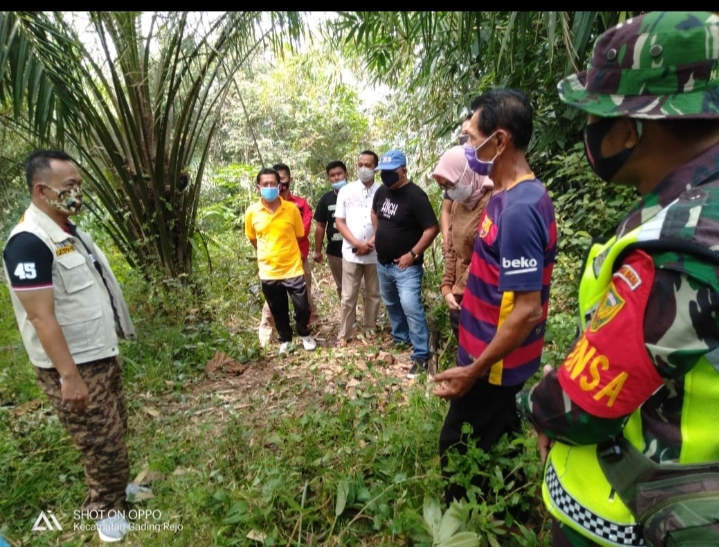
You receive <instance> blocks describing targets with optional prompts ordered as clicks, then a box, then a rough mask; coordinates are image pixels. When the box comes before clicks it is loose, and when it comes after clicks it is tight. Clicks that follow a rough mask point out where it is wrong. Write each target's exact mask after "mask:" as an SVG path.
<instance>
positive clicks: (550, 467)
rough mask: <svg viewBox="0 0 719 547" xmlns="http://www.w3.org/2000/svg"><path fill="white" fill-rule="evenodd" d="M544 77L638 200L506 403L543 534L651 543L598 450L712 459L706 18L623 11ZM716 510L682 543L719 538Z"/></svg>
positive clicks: (713, 215)
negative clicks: (584, 66)
mask: <svg viewBox="0 0 719 547" xmlns="http://www.w3.org/2000/svg"><path fill="white" fill-rule="evenodd" d="M558 89H559V94H560V97H561V99H562V100H563V101H564V102H565V103H567V104H570V105H572V106H574V107H576V108H579V109H581V110H583V111H585V112H587V113H588V115H589V118H588V123H587V125H586V127H585V132H584V140H585V149H586V154H587V160H588V161H589V163H590V165H591V166H592V168H593V169H594V171H595V172H596V173H597V174H598V175H599V176H600V177H601V178H602V179H603V180H605V181H607V182H610V183H612V184H631V185H633V186H635V187H636V188H637V190H638V191H639V193H640V194H641V196H642V198H641V200H640V202H639V203H638V205H637V206H636V207H635V208H634V209H633V210H632V211H631V212H630V213H629V214H628V216H627V217H626V218H625V219H624V220H623V221H622V222H621V223H620V224H619V227H618V228H617V230H616V236H615V237H614V238H613V239H612V240H610V241H609V242H608V243H606V244H602V245H600V246H598V247H595V248H594V249H593V252H591V253H590V257H589V260H588V263H587V266H586V269H585V271H584V274H583V277H582V282H581V286H580V295H579V303H580V323H581V326H582V334H581V336H580V337H579V338H578V340H577V341H576V342H575V344H574V347H573V348H572V351H571V353H570V354H569V356H568V357H567V358H566V359H565V361H564V362H563V363H562V365H561V366H560V367H559V368H558V369H556V370H552V369H551V367H545V374H546V375H545V377H544V378H543V379H542V380H541V381H540V382H539V383H538V384H537V385H535V386H534V387H532V388H531V389H529V390H525V391H523V392H521V393H519V394H518V396H517V404H518V408H519V412H520V414H521V415H522V416H523V417H524V418H525V419H527V420H528V421H530V422H531V423H532V424H533V425H534V426H535V427H536V429H537V430H538V431H539V432H540V436H539V447H540V453H541V455H542V458H543V459H544V458H545V457H546V458H547V460H548V461H547V465H546V469H545V477H544V484H543V496H544V500H545V503H546V504H547V506H548V508H549V511H550V512H551V514H552V515H553V516H554V517H555V519H556V520H555V521H554V523H553V545H561V546H566V545H573V546H580V545H581V546H586V545H644V544H654V545H655V544H656V543H652V542H650V541H649V538H648V536H647V535H646V533H647V532H648V529H647V528H646V526H645V527H644V529H641V527H640V526H639V525H638V524H637V522H636V521H637V518H636V515H635V514H634V513H633V512H632V511H631V510H630V509H629V507H634V508H635V505H636V504H634V501H633V500H632V499H629V500H628V501H627V504H628V505H625V504H624V501H626V500H624V497H622V499H619V497H620V496H617V495H616V494H617V492H618V490H615V489H614V488H613V485H612V484H610V482H609V480H608V479H607V478H606V476H605V473H604V472H603V469H605V468H603V467H602V466H601V465H600V462H599V460H600V459H601V458H603V457H604V455H603V452H602V450H603V449H602V446H606V442H607V440H608V439H610V440H611V439H613V438H619V437H623V439H626V441H627V442H628V443H629V444H630V445H631V446H633V447H635V448H636V449H637V450H638V452H637V454H641V453H643V454H644V455H645V456H646V457H647V458H644V459H646V460H647V461H649V459H651V461H653V462H656V463H657V464H659V466H660V468H661V466H665V468H666V465H667V464H700V463H705V462H711V461H717V460H719V436H717V434H716V431H717V429H716V424H717V423H719V282H718V281H717V272H719V267H718V266H717V264H719V261H717V258H716V257H717V254H719V253H717V252H716V250H717V249H718V248H719V16H718V15H715V14H711V13H706V12H672V13H662V12H655V13H648V14H645V15H643V16H640V17H637V18H634V19H630V20H628V21H626V22H624V23H622V24H619V25H617V26H616V27H614V28H611V29H609V30H608V31H606V32H605V33H604V34H602V35H601V36H600V37H599V38H598V39H597V42H596V44H595V47H594V51H593V55H592V58H591V60H590V62H589V66H588V70H587V71H586V72H582V73H579V74H575V75H572V76H569V77H568V78H566V79H564V80H563V81H561V82H560V83H559V85H558ZM611 442H612V441H610V443H611ZM716 519H717V522H716V523H715V524H712V525H711V526H709V527H708V528H707V529H706V531H708V532H709V533H711V534H714V533H716V535H713V536H711V537H713V538H714V539H713V540H712V541H709V542H708V543H696V545H699V544H701V545H709V544H711V545H717V544H718V543H719V515H717V517H716ZM680 520H681V519H680ZM676 525H678V524H677V523H676V522H674V523H673V524H671V526H676ZM683 525H684V524H679V526H683ZM671 526H670V525H669V524H667V528H666V530H665V532H669V528H671ZM643 535H644V537H642V536H643ZM705 538H706V536H705ZM645 541H646V543H645ZM672 545H674V543H672Z"/></svg>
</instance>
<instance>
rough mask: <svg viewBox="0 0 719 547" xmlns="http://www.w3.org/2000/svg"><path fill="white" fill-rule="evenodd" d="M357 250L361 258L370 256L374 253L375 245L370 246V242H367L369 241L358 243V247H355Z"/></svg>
mask: <svg viewBox="0 0 719 547" xmlns="http://www.w3.org/2000/svg"><path fill="white" fill-rule="evenodd" d="M355 248H356V249H357V254H358V255H360V256H362V255H368V254H370V253H371V252H372V251H374V245H371V244H370V243H369V242H367V241H360V242H358V243H357V245H355Z"/></svg>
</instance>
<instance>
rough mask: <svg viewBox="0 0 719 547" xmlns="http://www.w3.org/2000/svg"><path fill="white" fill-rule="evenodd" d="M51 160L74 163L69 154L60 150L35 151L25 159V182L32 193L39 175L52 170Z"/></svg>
mask: <svg viewBox="0 0 719 547" xmlns="http://www.w3.org/2000/svg"><path fill="white" fill-rule="evenodd" d="M50 160H62V161H72V162H74V160H73V159H72V158H71V157H70V155H69V154H66V153H65V152H61V151H60V150H35V151H34V152H32V153H31V154H30V155H29V156H28V157H27V158H25V180H26V181H27V187H28V190H30V192H32V187H33V184H34V183H35V178H36V177H37V175H38V174H39V173H44V172H45V171H49V170H50Z"/></svg>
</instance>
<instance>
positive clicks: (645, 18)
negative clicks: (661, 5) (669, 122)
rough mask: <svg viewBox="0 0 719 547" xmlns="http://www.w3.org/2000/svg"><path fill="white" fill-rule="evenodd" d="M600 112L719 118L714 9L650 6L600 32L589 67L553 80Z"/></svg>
mask: <svg viewBox="0 0 719 547" xmlns="http://www.w3.org/2000/svg"><path fill="white" fill-rule="evenodd" d="M557 89H558V90H559V97H560V98H561V100H562V101H564V102H565V103H567V104H569V105H572V106H574V107H576V108H579V109H580V110H584V111H585V112H589V113H590V114H595V115H597V116H601V117H615V116H629V117H632V118H646V119H661V118H719V15H717V14H714V13H709V12H652V13H647V14H644V15H641V16H639V17H634V18H633V19H628V20H627V21H625V22H624V23H619V24H618V25H616V26H615V27H612V28H611V29H609V30H607V31H606V32H604V33H603V34H601V35H600V36H599V37H598V39H597V41H596V43H595V44H594V51H593V52H592V58H591V59H590V61H589V64H588V66H587V70H586V71H585V72H580V73H579V74H573V75H571V76H569V77H567V78H565V79H564V80H562V81H561V82H559V84H558V85H557Z"/></svg>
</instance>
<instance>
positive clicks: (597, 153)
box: [584, 118, 641, 182]
mask: <svg viewBox="0 0 719 547" xmlns="http://www.w3.org/2000/svg"><path fill="white" fill-rule="evenodd" d="M618 119H619V118H603V119H602V120H599V121H598V122H595V123H592V124H588V125H585V126H584V153H585V155H586V157H587V161H588V162H589V165H591V167H592V170H593V171H594V172H595V173H596V174H597V176H598V177H599V178H600V179H602V180H603V181H605V182H612V179H613V178H614V175H616V174H617V171H619V170H620V169H621V168H622V165H624V164H625V163H626V161H627V160H628V159H629V156H631V155H632V152H634V147H632V148H625V149H624V150H622V151H621V152H618V153H616V154H614V155H613V156H609V157H608V158H605V157H603V156H602V141H603V140H604V137H606V136H607V133H609V131H610V130H611V129H612V127H614V124H615V123H617V120H618ZM637 129H639V127H637ZM640 135H641V133H640Z"/></svg>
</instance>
